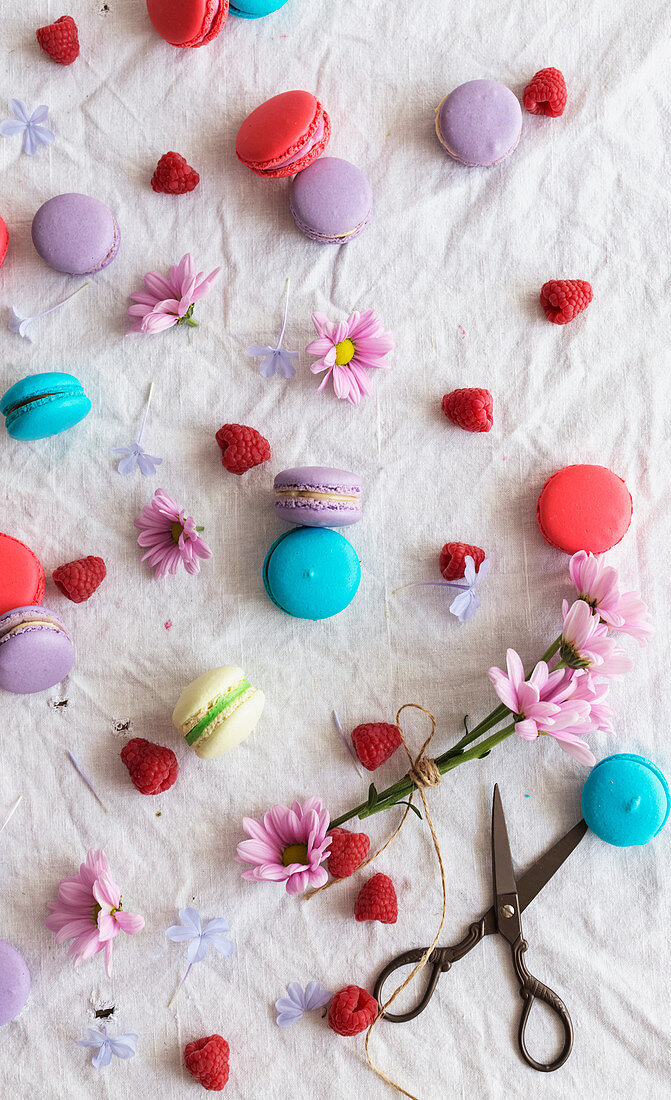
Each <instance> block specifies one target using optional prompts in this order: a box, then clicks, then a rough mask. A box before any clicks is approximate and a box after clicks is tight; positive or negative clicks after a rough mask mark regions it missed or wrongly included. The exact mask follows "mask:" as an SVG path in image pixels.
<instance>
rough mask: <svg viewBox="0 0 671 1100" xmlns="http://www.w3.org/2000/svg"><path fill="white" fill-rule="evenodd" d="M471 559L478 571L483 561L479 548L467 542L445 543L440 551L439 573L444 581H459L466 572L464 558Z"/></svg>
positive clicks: (483, 557)
mask: <svg viewBox="0 0 671 1100" xmlns="http://www.w3.org/2000/svg"><path fill="white" fill-rule="evenodd" d="M467 557H471V558H473V561H474V562H475V568H476V569H479V568H480V566H481V565H482V563H483V561H484V560H485V552H484V550H481V549H480V547H479V546H470V545H469V543H467V542H446V543H445V545H444V547H443V549H442V550H441V551H440V571H441V573H442V574H443V576H444V577H445V580H446V581H458V580H460V579H461V578H462V577H463V575H464V573H465V571H466V562H465V560H464V559H465V558H467Z"/></svg>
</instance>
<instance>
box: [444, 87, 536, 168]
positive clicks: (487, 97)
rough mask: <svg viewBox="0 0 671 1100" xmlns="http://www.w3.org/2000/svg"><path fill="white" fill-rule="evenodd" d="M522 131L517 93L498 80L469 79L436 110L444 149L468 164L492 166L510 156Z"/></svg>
mask: <svg viewBox="0 0 671 1100" xmlns="http://www.w3.org/2000/svg"><path fill="white" fill-rule="evenodd" d="M521 132H522V108H521V107H520V103H519V100H518V99H517V96H515V95H514V93H513V92H511V90H510V88H508V87H506V85H505V84H499V83H498V81H495V80H469V81H467V82H466V83H465V84H460V85H459V87H458V88H455V89H454V91H452V92H450V93H449V95H446V96H445V98H444V99H443V101H442V103H441V104H440V105H439V107H438V109H437V111H436V133H437V135H438V140H439V141H440V143H441V145H442V146H443V148H444V149H445V150H446V151H447V152H448V153H449V154H450V156H451V157H453V158H454V159H455V160H458V161H461V162H462V164H465V165H468V166H469V167H473V168H474V167H483V168H486V167H491V166H492V165H494V164H499V163H500V162H501V161H502V160H505V158H506V157H508V156H510V154H511V153H512V152H514V150H515V149H516V148H517V144H518V142H519V139H520V134H521Z"/></svg>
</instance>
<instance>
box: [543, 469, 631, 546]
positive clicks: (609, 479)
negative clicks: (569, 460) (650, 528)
mask: <svg viewBox="0 0 671 1100" xmlns="http://www.w3.org/2000/svg"><path fill="white" fill-rule="evenodd" d="M632 511H633V504H632V500H631V493H630V492H629V490H628V489H627V486H626V485H625V483H624V481H623V480H622V478H621V477H618V476H617V474H614V473H613V471H612V470H609V469H607V467H606V466H589V465H575V466H564V467H563V468H562V469H561V470H557V471H556V472H555V473H554V474H552V475H551V476H550V477H549V478H548V479H547V481H546V482H545V485H544V486H543V488H542V489H541V492H540V496H539V497H538V502H537V505H536V518H537V520H538V526H539V528H540V532H541V534H542V536H543V538H544V539H545V541H546V542H549V543H550V546H554V547H555V549H557V550H563V551H564V553H565V554H575V553H577V551H578V550H586V551H588V553H591V554H605V552H606V551H607V550H610V549H611V547H613V546H615V545H616V544H617V543H618V542H620V540H621V539H622V538H624V536H625V534H626V533H627V531H628V530H629V524H630V523H631V516H632Z"/></svg>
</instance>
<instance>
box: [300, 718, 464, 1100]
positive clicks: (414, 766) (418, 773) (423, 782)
mask: <svg viewBox="0 0 671 1100" xmlns="http://www.w3.org/2000/svg"><path fill="white" fill-rule="evenodd" d="M411 707H412V708H414V709H415V710H421V711H422V712H423V713H424V714H426V715H427V717H428V718H429V720H430V722H431V733H430V734H429V736H428V737H427V738H426V740H425V742H424V744H423V745H422V747H421V748H420V750H419V752H418V753H417V756H416V757H415V758H414V760H413V758H412V755H411V753H410V749H409V748H408V745H407V742H406V740H405V735H404V733H403V729H402V727H401V722H400V718H401V714H402V713H403V711H404V710H407V709H409V708H411ZM396 725H397V726H398V732H399V734H400V737H401V742H402V744H403V748H404V749H405V752H406V756H407V757H408V761H409V763H410V769H409V771H408V775H409V776H410V779H411V780H412V782H413V783H414V784H415V787H416V788H417V790H418V791H419V794H420V798H421V799H422V803H423V804H424V816H425V818H426V823H427V825H428V826H429V830H430V832H431V839H432V841H433V847H434V851H435V853H436V858H437V859H438V866H439V867H440V881H441V885H442V889H443V910H442V913H441V917H440V925H439V926H438V931H437V932H436V934H435V936H434V937H433V941H432V942H431V944H430V946H429V947H427V949H426V951H425V952H424V954H423V955H422V957H421V959H420V960H419V962H418V963H417V965H416V966H414V967H413V969H412V970H411V971H410V973H409V974H408V976H407V978H406V979H405V981H404V982H402V983H401V985H399V986H398V987H397V988H396V989H395V990H394V992H393V993H392V995H391V997H390V998H389V999H388V1000H387V1001H385V1003H384V1004H383V1005H380V1007H379V1010H378V1014H377V1016H376V1017H375V1019H374V1020H373V1022H372V1024H371V1025H370V1027H369V1028H368V1031H367V1033H366V1058H367V1059H368V1065H369V1066H370V1068H371V1069H372V1070H373V1072H374V1073H376V1074H377V1076H378V1077H380V1078H381V1079H382V1080H383V1081H386V1082H387V1084H388V1085H391V1087H392V1088H394V1089H396V1091H397V1092H400V1093H401V1095H402V1096H407V1097H409V1100H418V1098H417V1097H416V1096H415V1095H414V1093H412V1092H408V1091H407V1090H406V1089H404V1088H402V1087H401V1086H400V1085H397V1084H396V1082H395V1081H393V1080H392V1079H391V1077H388V1076H387V1074H386V1073H384V1072H383V1070H381V1069H380V1068H379V1066H376V1065H375V1062H374V1061H373V1059H372V1057H371V1054H370V1050H369V1043H370V1037H371V1034H372V1031H373V1028H374V1027H375V1025H376V1024H377V1023H378V1021H379V1020H381V1019H382V1017H383V1015H384V1013H385V1012H386V1011H387V1009H388V1008H389V1007H390V1005H392V1004H393V1003H394V1001H395V1000H396V998H397V997H398V996H399V995H400V994H401V993H402V992H403V990H404V989H406V988H407V987H408V986H409V985H410V983H411V982H412V981H414V980H415V978H416V977H417V975H418V974H419V973H420V972H421V971H422V970H423V969H424V967H425V966H426V964H427V962H428V961H429V957H430V955H431V952H432V951H433V949H434V947H435V946H436V944H437V943H438V940H439V939H440V934H441V932H442V931H443V925H444V923H445V913H446V910H447V887H446V884H445V868H444V866H443V857H442V855H441V851H440V844H439V843H438V837H437V836H436V830H435V828H434V826H433V821H432V819H431V813H430V811H429V805H428V802H427V800H426V794H425V793H424V792H425V789H426V788H427V787H437V786H438V784H439V783H440V780H441V775H440V771H439V770H438V765H437V764H436V762H435V760H432V759H431V758H430V757H428V756H425V755H424V753H425V752H426V750H427V748H428V747H429V745H430V743H431V740H432V738H433V735H434V733H435V732H436V719H435V718H434V716H433V715H432V713H431V711H430V710H427V709H426V707H423V706H421V705H420V704H419V703H405V704H404V706H402V707H401V709H400V710H399V711H398V713H397V715H396ZM413 795H414V791H413V793H412V794H411V795H410V799H409V802H410V803H411V802H412V799H413ZM409 812H410V806H407V807H406V810H405V813H404V814H403V817H402V818H401V821H400V823H399V824H398V826H397V828H396V829H395V830H394V832H393V833H392V834H391V836H390V837H389V840H387V841H386V843H385V844H383V845H382V847H381V848H378V850H377V852H376V853H375V855H373V856H369V858H368V859H367V860H365V861H364V862H363V863H362V864H361V865H360V867H358V869H357V870H359V871H360V870H362V868H364V867H367V866H368V864H369V863H372V862H373V860H375V859H377V857H378V856H379V855H381V853H382V852H384V850H385V848H388V847H389V845H390V844H391V842H392V840H393V839H394V837H396V836H398V834H399V833H400V831H401V829H402V828H403V825H404V824H405V819H406V818H407V816H408V814H409ZM339 881H340V879H334V880H332V881H331V882H327V883H326V885H325V886H320V887H319V888H318V889H317V890H312V891H311V892H310V893H309V894H306V895H305V897H306V898H311V897H314V895H315V894H319V893H321V891H322V890H328V888H329V887H330V886H334V885H335V883H336V882H339Z"/></svg>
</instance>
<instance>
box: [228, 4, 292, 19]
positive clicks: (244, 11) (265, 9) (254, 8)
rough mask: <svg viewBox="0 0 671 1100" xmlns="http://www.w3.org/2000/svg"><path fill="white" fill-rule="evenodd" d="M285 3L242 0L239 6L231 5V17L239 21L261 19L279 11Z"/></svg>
mask: <svg viewBox="0 0 671 1100" xmlns="http://www.w3.org/2000/svg"><path fill="white" fill-rule="evenodd" d="M286 3H287V0H242V3H240V4H233V3H232V4H231V15H237V16H238V18H239V19H261V18H262V16H264V15H272V13H273V12H275V11H279V10H280V8H283V7H284V5H285V4H286Z"/></svg>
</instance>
